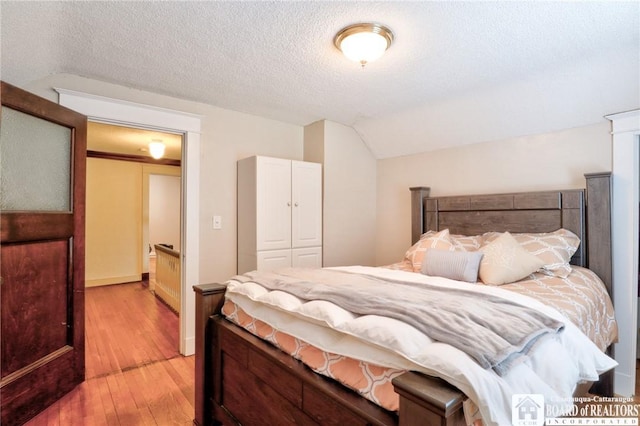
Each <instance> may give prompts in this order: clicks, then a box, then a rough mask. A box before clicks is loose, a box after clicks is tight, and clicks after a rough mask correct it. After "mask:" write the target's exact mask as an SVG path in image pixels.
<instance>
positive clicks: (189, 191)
mask: <svg viewBox="0 0 640 426" xmlns="http://www.w3.org/2000/svg"><path fill="white" fill-rule="evenodd" d="M56 91H57V92H58V94H59V103H60V104H61V105H64V106H66V107H68V108H71V109H74V110H76V111H79V112H82V113H83V114H85V115H87V116H88V117H89V118H90V119H91V120H93V121H101V122H107V123H116V124H124V125H127V126H130V127H136V128H143V129H149V130H160V131H166V132H169V133H176V134H181V135H183V149H182V160H181V161H182V215H183V216H182V217H183V221H182V222H183V229H182V232H181V234H182V242H181V247H182V252H181V274H182V280H181V282H182V288H181V301H180V303H181V312H184V315H181V316H180V353H181V354H183V355H192V354H194V353H195V295H194V293H193V290H192V288H193V286H194V285H196V284H199V270H198V268H199V263H198V260H199V244H198V236H199V209H200V203H199V193H200V182H199V177H200V127H201V118H200V116H199V115H196V114H190V113H185V112H180V111H173V110H169V109H164V108H157V107H153V106H149V105H142V104H136V103H132V102H128V101H123V100H117V99H112V98H107V97H102V96H96V95H92V94H87V93H81V92H77V91H72V90H65V89H59V88H57V89H56Z"/></svg>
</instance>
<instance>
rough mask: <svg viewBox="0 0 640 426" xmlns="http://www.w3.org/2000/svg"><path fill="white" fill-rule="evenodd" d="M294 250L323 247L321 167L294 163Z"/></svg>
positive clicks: (303, 162) (292, 221)
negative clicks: (297, 248)
mask: <svg viewBox="0 0 640 426" xmlns="http://www.w3.org/2000/svg"><path fill="white" fill-rule="evenodd" d="M291 198H292V204H293V206H292V210H291V247H293V248H296V247H320V246H321V245H322V165H321V164H319V163H309V162H305V161H292V162H291Z"/></svg>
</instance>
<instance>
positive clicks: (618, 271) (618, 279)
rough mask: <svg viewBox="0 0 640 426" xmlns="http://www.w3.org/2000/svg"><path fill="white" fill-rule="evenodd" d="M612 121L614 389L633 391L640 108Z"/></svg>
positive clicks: (614, 115)
mask: <svg viewBox="0 0 640 426" xmlns="http://www.w3.org/2000/svg"><path fill="white" fill-rule="evenodd" d="M606 118H608V119H609V120H611V123H612V147H613V148H612V162H613V169H612V176H613V195H612V204H613V207H612V223H611V230H612V250H613V261H612V267H613V305H614V306H615V310H616V319H617V321H618V329H619V330H620V337H619V340H618V343H616V345H615V358H616V361H618V363H619V365H618V367H616V373H615V378H614V392H615V393H616V394H618V395H622V396H631V395H633V394H634V393H635V381H636V338H637V334H636V330H637V327H638V324H637V320H638V317H637V315H638V287H637V285H638V202H639V199H640V195H639V193H640V182H639V179H640V171H639V162H640V160H639V158H638V157H639V156H640V147H639V145H640V144H639V143H638V142H639V141H640V110H635V111H627V112H623V113H619V114H612V115H608V116H607V117H606Z"/></svg>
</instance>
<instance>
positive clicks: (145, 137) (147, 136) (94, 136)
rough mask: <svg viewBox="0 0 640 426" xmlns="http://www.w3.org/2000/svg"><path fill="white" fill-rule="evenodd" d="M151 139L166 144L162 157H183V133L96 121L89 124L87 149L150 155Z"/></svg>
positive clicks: (172, 158) (177, 158)
mask: <svg viewBox="0 0 640 426" xmlns="http://www.w3.org/2000/svg"><path fill="white" fill-rule="evenodd" d="M151 141H160V142H162V143H163V144H164V146H165V150H164V155H163V156H162V158H164V159H170V160H181V159H182V135H176V134H173V133H164V132H156V131H151V130H143V129H133V128H131V127H123V126H116V125H113V124H104V123H96V122H89V124H88V126H87V149H88V150H90V151H99V152H109V153H115V154H126V155H138V156H144V157H149V156H150V155H151V154H150V153H149V143H150V142H151Z"/></svg>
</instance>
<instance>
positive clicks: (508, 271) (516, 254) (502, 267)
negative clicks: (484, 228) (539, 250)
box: [479, 232, 544, 285]
mask: <svg viewBox="0 0 640 426" xmlns="http://www.w3.org/2000/svg"><path fill="white" fill-rule="evenodd" d="M480 251H481V252H482V253H484V256H483V257H482V260H481V261H480V273H479V275H480V279H481V280H482V282H484V283H485V284H489V285H502V284H507V283H512V282H515V281H519V280H521V279H522V278H524V277H526V276H528V275H530V274H532V273H533V272H535V271H537V270H538V269H540V268H542V266H543V265H544V262H543V261H542V259H540V258H538V257H537V256H535V255H533V254H531V253H529V252H528V251H527V250H525V249H524V248H523V247H522V246H521V245H520V243H518V241H517V240H516V239H515V238H514V237H513V236H512V235H511V234H510V233H508V232H505V233H503V234H501V235H500V236H499V237H498V238H496V239H495V240H493V241H492V242H490V243H489V244H487V245H485V246H484V247H482V248H481V249H480Z"/></svg>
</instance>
